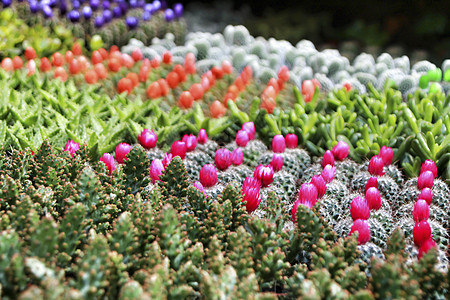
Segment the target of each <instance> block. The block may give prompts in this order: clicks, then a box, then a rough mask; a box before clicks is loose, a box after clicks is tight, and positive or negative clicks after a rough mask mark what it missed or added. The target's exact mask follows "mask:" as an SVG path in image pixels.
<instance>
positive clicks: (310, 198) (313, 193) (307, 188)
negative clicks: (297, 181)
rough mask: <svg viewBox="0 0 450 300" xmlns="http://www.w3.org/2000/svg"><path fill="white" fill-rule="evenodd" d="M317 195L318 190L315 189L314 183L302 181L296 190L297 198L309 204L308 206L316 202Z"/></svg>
mask: <svg viewBox="0 0 450 300" xmlns="http://www.w3.org/2000/svg"><path fill="white" fill-rule="evenodd" d="M318 195H319V192H318V191H317V188H316V186H315V185H314V184H312V183H304V184H302V186H301V187H300V190H299V191H298V200H300V201H301V202H302V203H307V204H308V206H309V205H310V207H313V206H314V205H315V204H316V202H317V196H318Z"/></svg>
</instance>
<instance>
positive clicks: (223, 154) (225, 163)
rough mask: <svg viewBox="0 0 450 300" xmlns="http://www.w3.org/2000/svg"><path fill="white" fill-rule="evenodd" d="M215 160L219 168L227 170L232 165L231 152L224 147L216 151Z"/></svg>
mask: <svg viewBox="0 0 450 300" xmlns="http://www.w3.org/2000/svg"><path fill="white" fill-rule="evenodd" d="M214 162H215V163H216V166H217V168H218V169H219V170H222V171H223V170H226V169H227V168H228V167H229V166H231V153H230V151H229V150H228V149H226V148H222V149H219V150H217V151H216V155H215V157H214Z"/></svg>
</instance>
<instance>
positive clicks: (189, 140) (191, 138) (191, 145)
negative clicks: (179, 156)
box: [182, 134, 197, 152]
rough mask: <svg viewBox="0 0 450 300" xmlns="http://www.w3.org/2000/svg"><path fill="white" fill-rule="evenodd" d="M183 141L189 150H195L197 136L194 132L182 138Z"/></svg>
mask: <svg viewBox="0 0 450 300" xmlns="http://www.w3.org/2000/svg"><path fill="white" fill-rule="evenodd" d="M182 141H183V142H185V143H186V148H187V151H188V152H190V151H194V150H195V147H197V137H196V136H195V135H193V134H189V135H187V134H185V135H184V136H183V139H182Z"/></svg>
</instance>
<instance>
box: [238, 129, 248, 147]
mask: <svg viewBox="0 0 450 300" xmlns="http://www.w3.org/2000/svg"><path fill="white" fill-rule="evenodd" d="M248 140H249V138H248V133H247V131H245V130H239V131H238V132H237V133H236V144H237V145H238V146H239V147H245V146H247V144H248Z"/></svg>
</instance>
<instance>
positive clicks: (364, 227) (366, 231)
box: [350, 219, 370, 245]
mask: <svg viewBox="0 0 450 300" xmlns="http://www.w3.org/2000/svg"><path fill="white" fill-rule="evenodd" d="M354 232H358V245H364V244H365V243H367V242H368V241H369V240H370V227H369V224H368V223H367V221H365V220H361V219H358V220H356V221H355V222H353V225H352V228H351V229H350V235H352V234H353V233H354Z"/></svg>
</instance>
